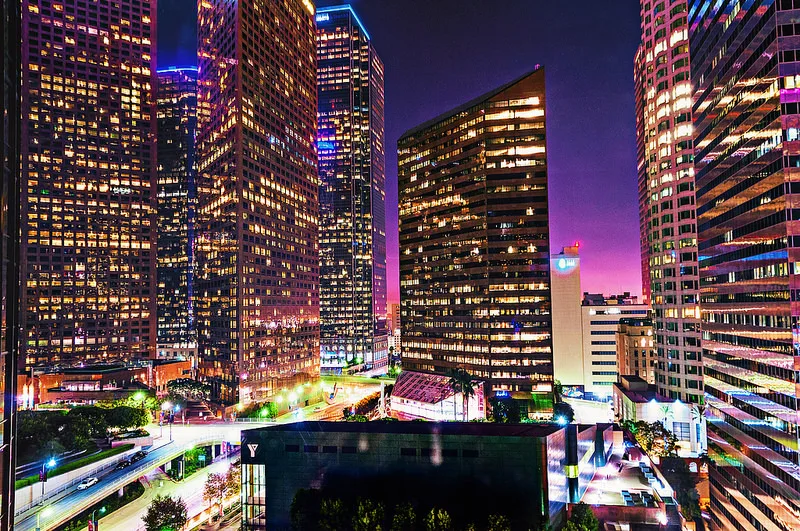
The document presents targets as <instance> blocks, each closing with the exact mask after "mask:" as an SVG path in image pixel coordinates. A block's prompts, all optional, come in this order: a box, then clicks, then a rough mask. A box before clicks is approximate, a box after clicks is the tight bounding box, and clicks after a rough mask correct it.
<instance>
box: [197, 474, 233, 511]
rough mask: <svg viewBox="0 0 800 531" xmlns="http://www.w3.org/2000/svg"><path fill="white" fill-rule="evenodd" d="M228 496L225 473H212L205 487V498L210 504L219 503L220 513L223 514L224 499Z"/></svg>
mask: <svg viewBox="0 0 800 531" xmlns="http://www.w3.org/2000/svg"><path fill="white" fill-rule="evenodd" d="M227 496H228V481H227V477H226V475H225V474H215V473H213V472H212V473H211V474H209V475H208V477H207V478H206V484H205V486H204V487H203V499H204V500H206V501H207V502H208V503H209V504H211V505H213V504H214V503H219V515H220V516H222V514H223V513H222V501H223V500H224V499H225V498H227Z"/></svg>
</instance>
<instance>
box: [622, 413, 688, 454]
mask: <svg viewBox="0 0 800 531" xmlns="http://www.w3.org/2000/svg"><path fill="white" fill-rule="evenodd" d="M623 427H624V428H625V429H626V430H628V431H630V432H631V433H632V434H633V437H634V438H635V439H636V442H637V443H638V444H639V446H641V447H642V449H643V450H644V451H645V452H646V453H647V455H650V456H657V457H668V456H672V455H677V452H678V437H676V436H675V434H674V433H672V432H671V431H669V430H668V429H667V428H665V427H664V424H662V423H661V422H653V423H648V422H645V421H643V420H640V421H638V422H630V421H627V422H625V423H623Z"/></svg>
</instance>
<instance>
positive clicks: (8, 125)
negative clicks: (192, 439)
mask: <svg viewBox="0 0 800 531" xmlns="http://www.w3.org/2000/svg"><path fill="white" fill-rule="evenodd" d="M20 30H21V21H20V3H19V2H17V1H15V0H3V184H2V187H0V229H1V231H2V232H0V290H2V291H0V529H11V528H12V527H13V525H14V480H15V479H16V473H15V459H14V454H15V446H16V438H15V437H16V423H15V419H14V417H15V415H16V404H15V402H16V398H17V393H16V387H17V353H18V340H19V333H18V331H19V192H20V190H19V188H20V184H19V183H20V180H19V177H20V174H19V154H20V136H19V135H20V61H21V52H22V50H21V47H20V43H21V33H20Z"/></svg>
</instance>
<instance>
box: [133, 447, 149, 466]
mask: <svg viewBox="0 0 800 531" xmlns="http://www.w3.org/2000/svg"><path fill="white" fill-rule="evenodd" d="M145 457H147V452H145V451H144V450H139V451H138V452H136V453H135V454H133V455H132V456H131V463H135V462H136V461H141V460H142V459H144V458H145Z"/></svg>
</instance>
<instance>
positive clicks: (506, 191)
mask: <svg viewBox="0 0 800 531" xmlns="http://www.w3.org/2000/svg"><path fill="white" fill-rule="evenodd" d="M398 164H399V194H400V290H401V297H400V300H401V305H402V309H401V312H402V330H403V331H402V334H403V352H402V357H403V368H404V369H410V370H415V371H423V372H433V373H444V374H446V373H448V372H449V371H450V370H451V369H453V368H456V367H460V368H464V369H466V370H467V371H469V372H470V373H471V374H472V375H474V376H475V377H477V378H479V379H482V380H485V381H486V382H487V385H486V389H487V392H488V391H489V390H491V392H492V393H493V394H495V395H499V396H509V395H510V396H512V397H515V398H526V399H531V397H532V394H531V393H533V397H534V398H536V397H538V396H542V397H543V396H548V394H549V392H550V391H551V389H552V382H553V354H552V330H551V321H550V247H549V232H550V230H549V211H548V201H547V157H546V153H545V76H544V69H543V68H541V67H537V68H536V69H535V70H534V71H532V72H530V73H528V74H525V75H524V76H522V77H520V78H518V79H516V80H514V81H512V82H510V83H508V84H506V85H503V86H501V87H499V88H497V89H495V90H493V91H491V92H489V93H487V94H484V95H482V96H480V97H478V98H476V99H474V100H472V101H469V102H467V103H465V104H464V105H462V106H460V107H458V108H456V109H453V110H452V111H449V112H447V113H445V114H442V115H441V116H437V117H436V118H434V119H432V120H430V121H428V122H425V123H423V124H422V125H420V126H418V127H415V128H414V129H411V130H410V131H407V132H406V133H404V134H403V135H402V136H401V137H400V140H399V142H398Z"/></svg>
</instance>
